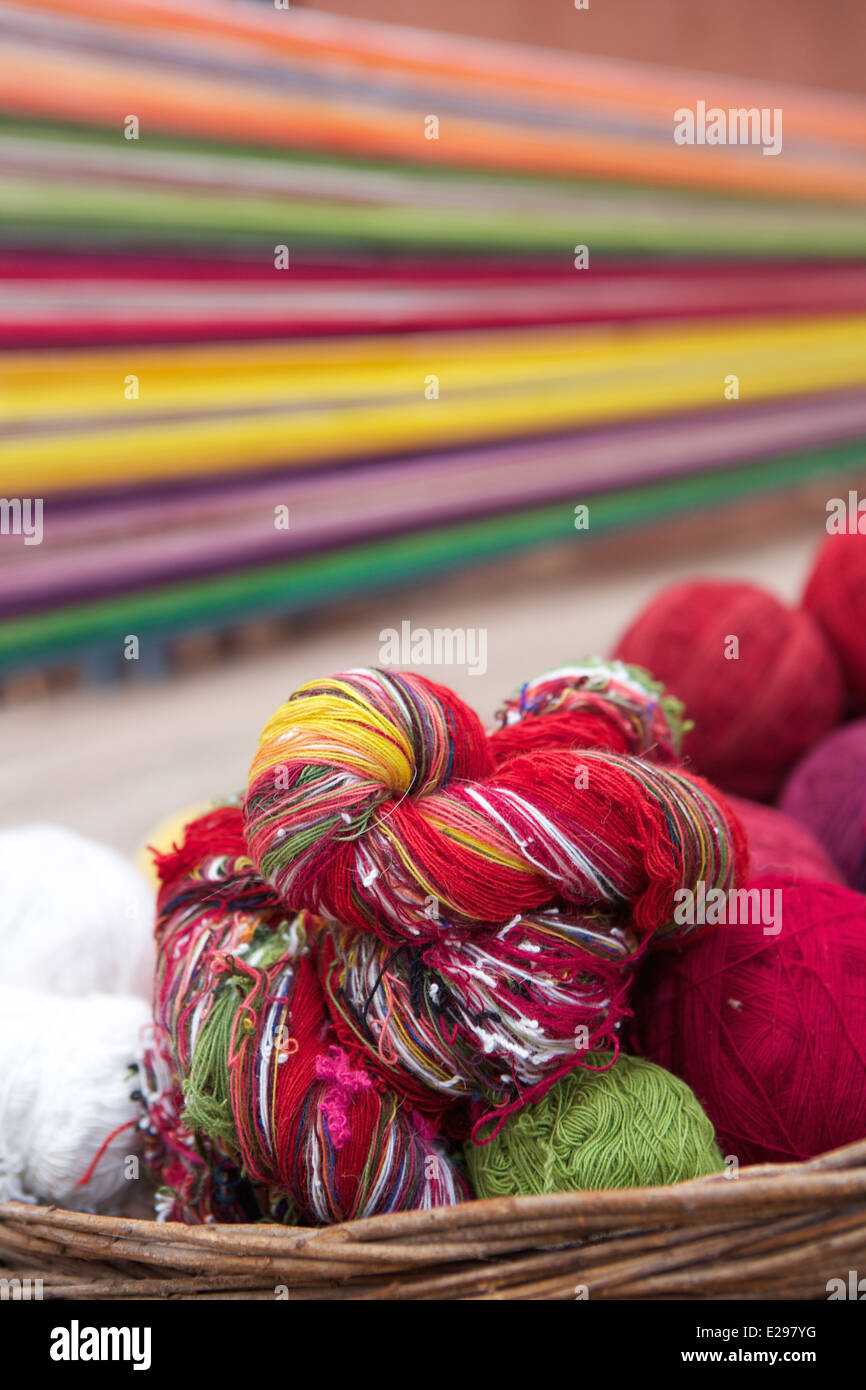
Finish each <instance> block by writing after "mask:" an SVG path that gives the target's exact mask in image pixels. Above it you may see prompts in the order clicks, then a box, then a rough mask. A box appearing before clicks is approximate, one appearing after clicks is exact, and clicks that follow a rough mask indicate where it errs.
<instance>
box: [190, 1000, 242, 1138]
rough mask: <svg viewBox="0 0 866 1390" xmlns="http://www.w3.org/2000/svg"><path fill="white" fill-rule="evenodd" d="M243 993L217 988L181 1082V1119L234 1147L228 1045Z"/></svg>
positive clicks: (194, 1128) (197, 1129)
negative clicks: (188, 1066) (182, 1106)
mask: <svg viewBox="0 0 866 1390" xmlns="http://www.w3.org/2000/svg"><path fill="white" fill-rule="evenodd" d="M242 997H243V996H242V994H241V993H240V992H239V990H238V987H237V985H236V984H229V985H228V986H227V987H224V988H223V989H222V990H220V992H219V994H218V995H217V997H216V999H215V1000H214V1003H213V1007H212V1008H211V1011H210V1013H209V1014H208V1016H207V1018H206V1019H205V1021H204V1023H203V1024H202V1026H201V1029H200V1030H199V1035H198V1037H197V1039H196V1043H195V1047H194V1049H193V1054H192V1062H191V1064H190V1069H189V1076H188V1077H187V1079H186V1081H184V1083H183V1094H184V1100H185V1101H186V1109H185V1110H184V1113H183V1122H184V1124H185V1125H187V1126H188V1127H189V1128H190V1129H192V1130H195V1131H200V1132H201V1133H203V1134H206V1135H207V1136H208V1138H209V1139H217V1140H220V1141H221V1142H222V1143H223V1144H224V1145H225V1146H226V1147H227V1148H229V1149H231V1150H233V1151H236V1150H237V1136H236V1133H235V1122H234V1117H233V1115H232V1104H231V1095H230V1081H229V1068H228V1057H229V1044H230V1041H231V1035H232V1028H233V1027H234V1021H235V1015H236V1014H237V1011H238V1009H239V1007H240V1005H241V1000H242Z"/></svg>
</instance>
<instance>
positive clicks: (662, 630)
mask: <svg viewBox="0 0 866 1390" xmlns="http://www.w3.org/2000/svg"><path fill="white" fill-rule="evenodd" d="M732 638H736V639H737V648H736V650H737V652H738V654H737V656H736V657H733V656H731V655H726V652H733V651H734V650H735V648H734V646H733V642H732V640H731V639H732ZM616 655H617V656H618V657H620V658H621V659H622V660H623V661H627V662H629V663H631V664H633V665H638V666H643V667H645V668H646V669H647V670H649V671H650V672H651V673H652V675H653V676H654V677H655V678H656V679H657V680H660V681H663V682H664V684H665V686H666V687H667V689H668V690H669V691H670V692H671V693H672V694H674V695H676V696H678V698H679V699H680V700H682V701H683V703H684V704H685V710H686V715H687V717H688V718H689V719H691V720H692V721H693V724H694V727H693V728H692V729H691V730H690V731H689V732H688V733H687V734H686V736H685V740H684V744H683V752H684V757H685V758H686V759H687V760H689V759H690V760H691V761H692V763H693V764H694V766H695V769H696V771H698V772H700V773H702V774H703V775H704V776H705V777H708V778H709V779H710V781H712V782H715V783H717V785H718V786H720V787H721V788H723V790H725V791H730V792H735V793H737V794H738V795H740V796H745V797H751V798H754V799H756V800H759V801H760V800H770V799H772V797H773V796H774V795H775V793H776V792H777V791H778V788H779V786H780V784H781V782H782V779H783V778H784V776H785V773H786V772H787V771H788V769H789V768H791V767H792V766H793V765H794V763H795V762H796V761H797V759H798V758H799V757H800V755H801V754H802V753H803V752H804V751H805V750H806V749H807V748H809V747H810V746H811V745H812V744H813V743H815V742H816V740H817V739H819V738H821V736H822V735H823V734H825V733H827V731H828V730H829V729H831V728H832V727H833V726H834V724H836V723H837V721H838V720H839V718H840V716H841V713H842V703H843V686H842V675H841V671H840V668H839V664H838V661H837V659H836V657H835V655H834V654H833V651H832V649H831V648H830V645H829V643H828V641H827V639H826V637H825V636H824V634H823V633H822V631H821V629H820V628H819V626H818V624H817V623H816V621H815V620H814V618H813V617H812V616H811V614H809V613H806V612H804V611H803V610H802V609H792V608H787V607H786V606H785V604H783V603H780V602H779V600H778V599H777V598H775V597H774V596H773V595H772V594H769V593H766V592H765V591H764V590H763V589H760V588H758V587H756V586H755V585H754V584H743V583H730V582H727V581H721V580H713V579H705V580H704V579H702V580H693V581H691V582H689V583H684V584H674V585H671V586H670V587H669V588H666V589H663V590H662V591H661V593H659V594H657V595H656V597H655V598H654V599H652V600H651V601H650V602H649V603H648V604H647V606H646V607H645V608H644V609H643V611H642V612H641V613H639V614H638V616H637V618H636V619H635V621H634V622H633V623H632V625H631V627H629V628H628V630H627V631H626V632H625V633H624V635H623V636H622V637H621V638H620V641H619V643H618V645H617V648H616Z"/></svg>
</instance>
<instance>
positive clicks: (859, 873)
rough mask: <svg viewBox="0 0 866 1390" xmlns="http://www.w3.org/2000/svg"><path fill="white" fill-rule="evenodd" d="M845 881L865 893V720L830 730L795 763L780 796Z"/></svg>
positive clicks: (790, 814) (780, 804) (781, 804)
mask: <svg viewBox="0 0 866 1390" xmlns="http://www.w3.org/2000/svg"><path fill="white" fill-rule="evenodd" d="M779 806H780V808H781V809H782V810H783V811H784V812H785V814H786V815H788V816H791V817H792V818H793V819H794V820H796V821H799V823H800V824H801V825H803V826H806V827H807V829H808V830H809V831H810V832H811V833H812V834H813V835H814V836H815V838H816V839H818V840H819V841H820V842H821V844H822V845H823V847H824V849H825V850H826V851H827V854H828V855H829V856H830V858H831V859H832V860H833V863H834V864H836V865H837V866H838V868H839V870H840V872H841V873H842V876H843V878H844V879H845V882H846V883H849V884H850V885H851V887H852V888H857V889H859V890H860V892H861V893H863V892H866V719H857V720H855V721H854V723H853V724H845V725H843V727H842V728H841V729H834V730H833V732H832V733H831V734H828V735H827V737H826V738H823V739H822V740H821V742H820V743H817V744H816V745H815V747H814V748H810V749H809V752H808V753H807V754H806V756H805V757H804V758H803V759H802V761H801V762H799V763H798V764H797V766H796V767H795V768H794V771H793V772H792V773H791V775H790V777H789V778H788V780H787V782H786V783H785V785H784V787H783V788H782V794H781V796H780V798H779Z"/></svg>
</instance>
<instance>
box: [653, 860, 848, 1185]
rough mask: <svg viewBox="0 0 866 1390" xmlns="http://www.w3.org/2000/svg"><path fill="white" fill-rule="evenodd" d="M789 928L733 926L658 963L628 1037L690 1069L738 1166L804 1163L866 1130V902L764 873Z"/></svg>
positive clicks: (764, 885) (679, 1070)
mask: <svg viewBox="0 0 866 1390" xmlns="http://www.w3.org/2000/svg"><path fill="white" fill-rule="evenodd" d="M750 886H751V887H754V888H757V889H759V890H767V891H769V892H774V891H775V890H779V892H780V893H781V895H782V896H781V906H782V914H781V931H779V933H778V934H777V935H775V936H770V935H765V934H764V928H763V926H761V925H760V924H757V925H746V924H742V923H740V924H730V923H729V924H727V925H720V926H718V927H716V929H715V930H714V931H710V932H707V933H706V934H705V935H704V936H702V937H701V938H700V940H698V941H696V942H694V943H693V944H691V945H689V946H688V947H686V948H685V949H683V950H681V951H679V952H677V953H676V954H673V953H671V954H668V955H666V956H663V957H655V958H651V959H650V960H649V961H648V963H647V965H646V967H645V969H644V970H643V971H642V973H641V977H640V980H639V984H638V988H637V991H636V994H635V999H634V1008H635V1022H634V1026H633V1037H632V1045H633V1047H634V1048H635V1050H637V1051H639V1052H641V1053H642V1054H643V1055H644V1056H646V1057H649V1058H650V1059H651V1060H652V1061H653V1062H657V1063H658V1064H659V1065H660V1066H663V1067H666V1068H667V1069H668V1070H669V1071H672V1072H673V1073H674V1075H676V1076H679V1077H681V1078H682V1079H683V1080H684V1081H686V1082H688V1084H689V1085H690V1086H691V1087H692V1089H693V1090H694V1092H695V1094H696V1096H697V1097H698V1100H699V1101H700V1102H701V1104H702V1105H703V1107H704V1109H705V1110H706V1112H707V1114H708V1115H709V1117H710V1119H711V1120H712V1122H713V1124H714V1125H715V1127H716V1133H717V1136H718V1140H719V1144H720V1146H721V1149H722V1152H723V1154H725V1155H729V1154H733V1155H736V1157H737V1158H738V1160H739V1162H740V1163H741V1164H745V1163H760V1162H789V1161H800V1160H803V1159H808V1158H812V1157H814V1156H815V1155H816V1154H820V1153H823V1152H825V1151H826V1150H828V1149H834V1148H838V1147H840V1146H841V1145H843V1144H848V1143H853V1142H854V1141H856V1140H859V1139H863V1138H864V1137H866V902H864V900H863V898H862V897H861V896H860V895H859V894H857V893H852V892H851V891H850V889H847V888H839V887H837V886H836V885H834V884H827V883H809V882H805V881H799V882H798V881H797V880H796V879H793V878H791V877H790V876H787V877H786V876H782V875H777V874H767V875H764V876H763V877H761V878H756V879H754V880H753V881H752V884H751V885H750Z"/></svg>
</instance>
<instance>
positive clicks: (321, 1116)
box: [145, 807, 465, 1223]
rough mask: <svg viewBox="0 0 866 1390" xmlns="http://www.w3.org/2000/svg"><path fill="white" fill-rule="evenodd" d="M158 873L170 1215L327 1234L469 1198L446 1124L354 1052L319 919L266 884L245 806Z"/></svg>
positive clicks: (194, 839)
mask: <svg viewBox="0 0 866 1390" xmlns="http://www.w3.org/2000/svg"><path fill="white" fill-rule="evenodd" d="M158 867H159V871H160V876H161V879H162V883H163V887H162V890H161V893H160V897H159V918H158V922H157V942H158V948H159V949H158V962H157V978H156V991H155V1005H154V1030H153V1039H152V1043H151V1045H150V1047H149V1048H148V1050H147V1053H146V1056H145V1097H146V1103H147V1108H148V1144H147V1148H148V1161H149V1163H150V1165H151V1167H152V1168H153V1169H154V1171H155V1172H156V1173H157V1175H158V1176H159V1177H160V1178H161V1179H162V1181H163V1183H164V1185H165V1188H166V1189H167V1195H166V1201H165V1205H164V1206H163V1209H162V1214H163V1215H172V1216H177V1217H180V1218H181V1219H184V1220H187V1221H237V1220H242V1221H243V1220H254V1219H258V1218H259V1217H261V1216H264V1217H267V1218H269V1219H275V1220H290V1221H296V1220H298V1219H299V1217H300V1219H302V1220H307V1221H312V1222H319V1223H324V1222H333V1221H344V1220H352V1219H355V1218H359V1217H363V1216H371V1215H374V1214H376V1213H377V1212H383V1211H394V1210H403V1209H410V1208H423V1207H431V1206H437V1205H444V1204H449V1203H452V1202H456V1201H460V1200H462V1198H463V1197H464V1196H465V1186H464V1184H463V1181H462V1179H461V1178H460V1176H459V1174H458V1173H457V1172H456V1170H455V1169H454V1167H453V1165H452V1163H451V1161H450V1159H449V1158H448V1155H447V1153H446V1151H445V1148H444V1146H443V1145H442V1144H441V1142H440V1141H439V1140H438V1138H437V1135H436V1132H435V1128H434V1126H433V1125H432V1123H431V1122H430V1121H429V1120H426V1119H423V1118H422V1117H420V1116H416V1115H415V1114H414V1113H413V1112H412V1110H411V1109H410V1108H409V1107H408V1106H405V1105H404V1104H403V1103H402V1101H401V1099H400V1097H398V1096H397V1095H396V1094H395V1093H394V1092H393V1091H390V1090H388V1089H387V1088H386V1087H385V1086H384V1085H382V1083H381V1082H379V1084H376V1079H375V1078H372V1077H371V1076H369V1075H368V1074H367V1072H365V1071H363V1070H361V1069H360V1068H358V1067H357V1066H355V1065H353V1064H352V1062H351V1060H350V1059H349V1057H348V1056H347V1054H346V1053H345V1051H344V1050H343V1049H342V1048H341V1047H340V1046H339V1043H338V1039H337V1036H336V1034H335V1033H334V1032H333V1030H332V1028H331V1026H330V1025H329V1023H328V1018H327V1011H326V1008H325V1000H324V996H323V994H322V991H321V987H320V986H319V983H318V980H317V977H316V973H315V969H314V965H313V960H312V957H311V949H312V948H313V947H314V931H313V927H314V925H315V924H314V923H312V922H311V921H310V918H309V914H301V915H299V916H298V917H291V918H290V917H288V916H287V914H286V911H285V908H284V906H283V904H282V903H281V902H280V901H279V899H278V898H276V897H275V895H274V894H273V892H272V891H271V890H270V889H269V888H268V886H267V885H266V884H265V883H263V882H262V880H261V879H260V878H259V877H258V875H257V874H256V873H255V871H254V869H253V866H252V864H251V863H250V860H249V859H248V858H247V856H246V853H245V846H244V840H243V834H242V819H241V813H240V811H239V810H238V809H237V808H233V807H227V808H225V809H223V810H221V811H217V812H213V813H211V814H209V815H207V816H205V817H202V818H201V819H200V820H199V821H196V822H194V823H193V824H191V825H190V826H189V827H188V828H187V832H186V837H185V840H184V843H183V844H182V845H181V846H180V847H179V849H178V850H177V851H176V852H171V853H169V854H167V855H165V856H163V857H162V858H161V859H160V860H159V863H158Z"/></svg>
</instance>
